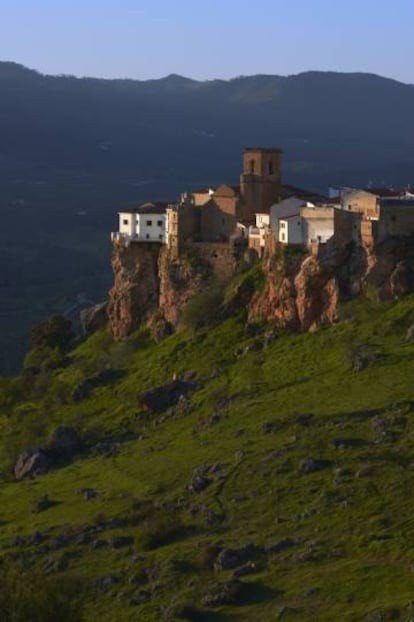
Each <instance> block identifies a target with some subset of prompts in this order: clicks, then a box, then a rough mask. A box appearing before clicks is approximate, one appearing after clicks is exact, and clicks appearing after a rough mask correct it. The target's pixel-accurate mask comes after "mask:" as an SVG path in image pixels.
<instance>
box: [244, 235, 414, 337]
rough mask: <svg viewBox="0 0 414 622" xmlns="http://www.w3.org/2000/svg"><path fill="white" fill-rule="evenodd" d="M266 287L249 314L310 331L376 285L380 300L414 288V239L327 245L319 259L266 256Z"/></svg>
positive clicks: (402, 293) (292, 327)
mask: <svg viewBox="0 0 414 622" xmlns="http://www.w3.org/2000/svg"><path fill="white" fill-rule="evenodd" d="M263 271H264V274H265V287H264V289H263V291H262V292H261V293H260V294H259V295H258V296H256V297H255V298H254V299H253V300H252V301H251V304H250V306H249V316H250V317H251V318H254V317H256V318H257V317H259V318H263V319H266V320H274V321H275V322H276V324H277V325H279V326H281V327H285V328H289V329H291V330H295V331H312V330H315V329H316V328H317V327H318V326H319V325H320V324H322V323H332V322H334V321H335V320H336V318H337V313H338V304H339V303H340V302H342V301H344V300H346V299H349V298H351V297H353V296H357V295H358V294H360V293H361V291H363V289H364V288H366V287H367V286H373V287H374V288H375V289H376V290H377V292H378V295H379V297H380V298H381V299H389V298H398V297H400V296H402V295H404V294H408V293H411V292H413V291H414V238H413V237H408V236H407V237H404V238H403V237H399V238H388V239H386V240H384V241H382V242H381V243H379V244H377V245H376V246H374V247H373V248H367V247H365V246H363V245H358V244H354V243H352V244H349V245H348V246H346V247H342V248H335V247H334V246H331V247H328V248H327V249H326V253H325V254H324V255H323V256H321V257H319V258H318V257H314V256H309V255H307V256H305V257H304V256H300V255H296V256H294V255H293V256H289V251H288V252H287V253H286V252H285V253H281V254H280V256H279V257H278V256H277V254H276V255H275V254H274V253H270V255H269V256H267V257H265V258H264V261H263Z"/></svg>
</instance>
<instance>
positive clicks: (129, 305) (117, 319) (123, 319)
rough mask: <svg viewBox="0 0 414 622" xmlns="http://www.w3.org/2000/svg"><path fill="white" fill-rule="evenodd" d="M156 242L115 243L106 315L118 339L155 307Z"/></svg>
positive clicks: (131, 330)
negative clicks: (112, 278) (113, 276)
mask: <svg viewBox="0 0 414 622" xmlns="http://www.w3.org/2000/svg"><path fill="white" fill-rule="evenodd" d="M160 248H161V247H160V245H159V244H154V243H146V242H140V243H137V244H131V245H130V246H128V247H123V246H115V247H114V252H113V254H112V268H113V271H114V275H115V282H114V286H113V288H112V289H111V290H110V292H109V303H108V311H107V312H108V318H109V327H110V330H111V332H112V335H113V337H114V338H115V339H116V340H121V339H123V338H124V337H126V336H127V335H129V334H130V333H131V332H133V331H134V330H136V329H137V328H138V327H139V325H140V324H141V322H142V321H143V320H146V319H148V317H149V316H150V314H151V313H152V312H154V311H155V310H156V309H157V308H158V299H159V285H160V283H159V275H158V257H159V254H160Z"/></svg>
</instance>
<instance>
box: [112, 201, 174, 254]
mask: <svg viewBox="0 0 414 622" xmlns="http://www.w3.org/2000/svg"><path fill="white" fill-rule="evenodd" d="M167 207H168V206H167V204H165V203H144V205H141V206H140V207H137V208H132V209H130V210H125V211H122V212H119V214H118V215H119V229H118V231H117V232H115V233H112V236H111V237H112V240H122V241H124V242H127V243H129V242H158V243H160V244H165V243H166V242H167V229H168V227H167Z"/></svg>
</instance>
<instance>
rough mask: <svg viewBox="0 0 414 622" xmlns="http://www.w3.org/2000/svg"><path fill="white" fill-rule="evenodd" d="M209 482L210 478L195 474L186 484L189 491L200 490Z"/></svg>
mask: <svg viewBox="0 0 414 622" xmlns="http://www.w3.org/2000/svg"><path fill="white" fill-rule="evenodd" d="M210 484H211V479H209V478H208V477H204V476H203V475H195V476H194V477H193V479H192V480H191V482H190V483H189V485H188V490H189V491H190V492H202V491H203V490H205V489H206V488H207V486H209V485H210Z"/></svg>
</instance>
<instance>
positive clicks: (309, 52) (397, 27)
mask: <svg viewBox="0 0 414 622" xmlns="http://www.w3.org/2000/svg"><path fill="white" fill-rule="evenodd" d="M413 25H414V0H394V1H393V2H390V1H389V0H376V1H374V0H359V1H357V0H208V1H205V0H192V1H191V0H145V1H143V0H0V59H1V60H15V61H17V62H21V63H23V64H24V65H27V66H29V67H32V68H34V69H38V70H39V71H42V72H44V73H53V74H60V73H69V74H74V75H79V76H84V75H89V76H97V77H130V78H137V79H148V78H158V77H161V76H165V75H167V74H169V73H179V74H182V75H186V76H189V77H193V78H197V79H212V78H215V77H219V78H230V77H234V76H238V75H241V74H243V75H250V74H255V73H269V74H281V75H287V74H292V73H299V72H301V71H306V70H309V69H313V70H335V71H365V72H372V73H378V74H380V75H384V76H388V77H392V78H396V79H397V80H401V81H403V82H410V83H414V63H413V62H412V61H413V58H414V37H413V35H412V28H413Z"/></svg>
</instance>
